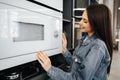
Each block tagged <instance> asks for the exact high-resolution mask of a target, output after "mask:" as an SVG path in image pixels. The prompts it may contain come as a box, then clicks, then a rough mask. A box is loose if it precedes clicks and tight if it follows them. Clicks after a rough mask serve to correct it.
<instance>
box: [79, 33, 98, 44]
mask: <svg viewBox="0 0 120 80" xmlns="http://www.w3.org/2000/svg"><path fill="white" fill-rule="evenodd" d="M86 37H88V38H87V40H86V41H84V39H85V38H86ZM96 38H97V36H96V35H95V34H93V35H91V36H88V34H85V35H84V36H83V38H82V39H81V42H82V43H81V45H82V46H86V45H88V44H89V43H90V42H92V41H94V40H95V39H96Z"/></svg>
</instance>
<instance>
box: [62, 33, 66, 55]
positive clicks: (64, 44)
mask: <svg viewBox="0 0 120 80" xmlns="http://www.w3.org/2000/svg"><path fill="white" fill-rule="evenodd" d="M66 51H67V39H66V36H65V34H64V33H62V52H63V53H65V52H66Z"/></svg>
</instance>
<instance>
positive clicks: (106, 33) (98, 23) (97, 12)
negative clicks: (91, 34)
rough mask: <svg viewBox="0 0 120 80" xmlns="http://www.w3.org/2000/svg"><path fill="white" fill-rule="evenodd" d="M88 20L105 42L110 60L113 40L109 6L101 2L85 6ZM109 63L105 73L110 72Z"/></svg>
mask: <svg viewBox="0 0 120 80" xmlns="http://www.w3.org/2000/svg"><path fill="white" fill-rule="evenodd" d="M86 11H87V15H88V20H89V22H90V25H91V27H92V29H93V30H94V31H95V34H96V35H97V36H98V37H99V38H100V39H101V40H103V41H104V42H105V44H106V46H107V48H108V51H109V54H110V57H111V61H112V53H113V41H112V26H111V12H110V10H109V8H108V7H107V6H105V5H103V4H93V5H90V6H88V7H87V8H86ZM111 61H110V65H109V67H108V70H107V73H108V74H109V73H110V66H111Z"/></svg>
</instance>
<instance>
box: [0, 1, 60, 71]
mask: <svg viewBox="0 0 120 80" xmlns="http://www.w3.org/2000/svg"><path fill="white" fill-rule="evenodd" d="M34 7H35V6H34ZM37 7H38V6H37ZM44 12H47V13H44ZM61 38H62V13H60V12H57V11H54V10H50V9H47V8H45V7H42V6H41V7H40V6H39V7H38V12H37V10H36V11H33V10H32V9H26V8H22V7H17V6H14V5H9V4H4V3H1V2H0V70H4V69H7V68H10V67H14V66H18V65H21V64H24V63H27V62H31V61H34V60H36V53H37V52H38V51H40V50H43V51H45V52H46V53H47V54H48V56H52V55H56V54H59V53H61V52H62V39H61Z"/></svg>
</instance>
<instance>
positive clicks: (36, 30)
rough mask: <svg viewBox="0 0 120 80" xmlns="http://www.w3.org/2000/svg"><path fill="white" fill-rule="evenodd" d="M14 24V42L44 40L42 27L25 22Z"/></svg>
mask: <svg viewBox="0 0 120 80" xmlns="http://www.w3.org/2000/svg"><path fill="white" fill-rule="evenodd" d="M15 24H16V27H17V31H14V34H16V33H17V36H16V37H15V36H14V37H13V41H14V42H22V41H36V40H44V25H42V24H34V23H25V22H15Z"/></svg>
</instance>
